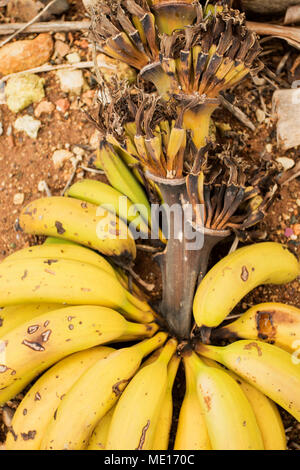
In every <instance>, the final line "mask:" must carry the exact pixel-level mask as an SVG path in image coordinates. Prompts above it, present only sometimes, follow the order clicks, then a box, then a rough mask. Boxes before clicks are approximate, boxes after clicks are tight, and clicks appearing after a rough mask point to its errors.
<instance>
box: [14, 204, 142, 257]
mask: <svg viewBox="0 0 300 470" xmlns="http://www.w3.org/2000/svg"><path fill="white" fill-rule="evenodd" d="M19 226H20V228H21V229H22V230H24V231H25V232H27V233H30V234H34V235H47V236H51V237H58V238H63V239H67V240H71V241H73V242H76V243H78V244H80V245H84V246H87V247H88V248H93V249H94V250H97V251H100V252H101V253H102V254H104V255H107V256H112V257H117V258H122V259H123V260H124V261H127V262H131V261H132V260H133V259H134V258H135V257H136V247H135V242H134V239H133V237H132V235H131V233H130V230H129V229H128V227H127V225H126V224H125V223H124V222H123V221H122V220H120V219H119V218H118V217H117V215H116V214H112V213H111V212H109V211H108V210H107V209H105V208H103V207H101V206H98V207H97V206H95V205H94V204H90V203H88V202H85V201H79V200H77V199H72V198H67V197H48V198H42V199H37V200H36V201H34V202H31V203H30V204H28V205H27V206H26V207H25V208H24V209H23V211H22V212H21V215H20V218H19Z"/></svg>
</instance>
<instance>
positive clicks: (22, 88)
mask: <svg viewBox="0 0 300 470" xmlns="http://www.w3.org/2000/svg"><path fill="white" fill-rule="evenodd" d="M44 83H45V80H44V79H43V78H40V77H38V76H37V75H34V74H33V73H26V74H24V75H20V76H16V77H11V78H10V79H9V80H8V81H7V85H6V88H5V95H6V102H7V106H8V107H9V109H10V110H11V111H13V112H14V113H18V112H19V111H22V109H25V108H27V106H29V105H31V104H32V103H37V102H39V101H41V100H42V99H43V98H44V97H45V91H44Z"/></svg>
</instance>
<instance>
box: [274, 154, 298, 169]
mask: <svg viewBox="0 0 300 470" xmlns="http://www.w3.org/2000/svg"><path fill="white" fill-rule="evenodd" d="M276 161H277V162H278V163H280V164H281V165H282V167H283V168H284V169H285V171H287V170H290V169H291V168H293V167H294V166H295V162H294V160H293V159H292V158H287V157H278V158H276Z"/></svg>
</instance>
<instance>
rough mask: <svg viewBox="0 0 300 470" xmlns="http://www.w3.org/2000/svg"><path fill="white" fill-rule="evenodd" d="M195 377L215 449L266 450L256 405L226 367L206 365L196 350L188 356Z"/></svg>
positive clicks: (186, 359) (187, 362) (186, 361)
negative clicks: (219, 367)
mask: <svg viewBox="0 0 300 470" xmlns="http://www.w3.org/2000/svg"><path fill="white" fill-rule="evenodd" d="M185 364H186V367H188V368H191V372H192V373H193V375H194V376H195V377H196V383H197V391H198V398H199V400H200V405H201V408H202V411H203V413H204V417H205V422H206V426H207V431H208V435H209V440H210V442H211V446H212V449H213V450H263V449H264V446H263V440H262V436H261V432H260V429H259V427H258V424H257V421H256V418H255V415H254V412H253V409H252V407H251V405H250V403H249V401H248V399H247V398H246V396H245V394H244V392H243V391H242V390H241V388H240V387H239V386H238V384H237V383H236V382H235V380H233V379H232V377H230V376H229V375H228V374H227V372H226V371H223V370H219V369H217V368H215V367H210V366H208V365H206V364H205V363H204V362H203V361H202V360H201V359H200V358H199V357H198V356H197V355H196V354H195V353H190V352H188V353H187V354H186V356H185Z"/></svg>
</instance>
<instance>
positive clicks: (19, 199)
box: [14, 193, 24, 206]
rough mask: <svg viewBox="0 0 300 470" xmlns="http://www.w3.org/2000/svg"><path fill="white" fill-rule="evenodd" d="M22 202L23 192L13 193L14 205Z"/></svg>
mask: <svg viewBox="0 0 300 470" xmlns="http://www.w3.org/2000/svg"><path fill="white" fill-rule="evenodd" d="M23 202H24V194H23V193H16V194H15V195H14V205H15V206H19V205H21V204H23Z"/></svg>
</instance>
